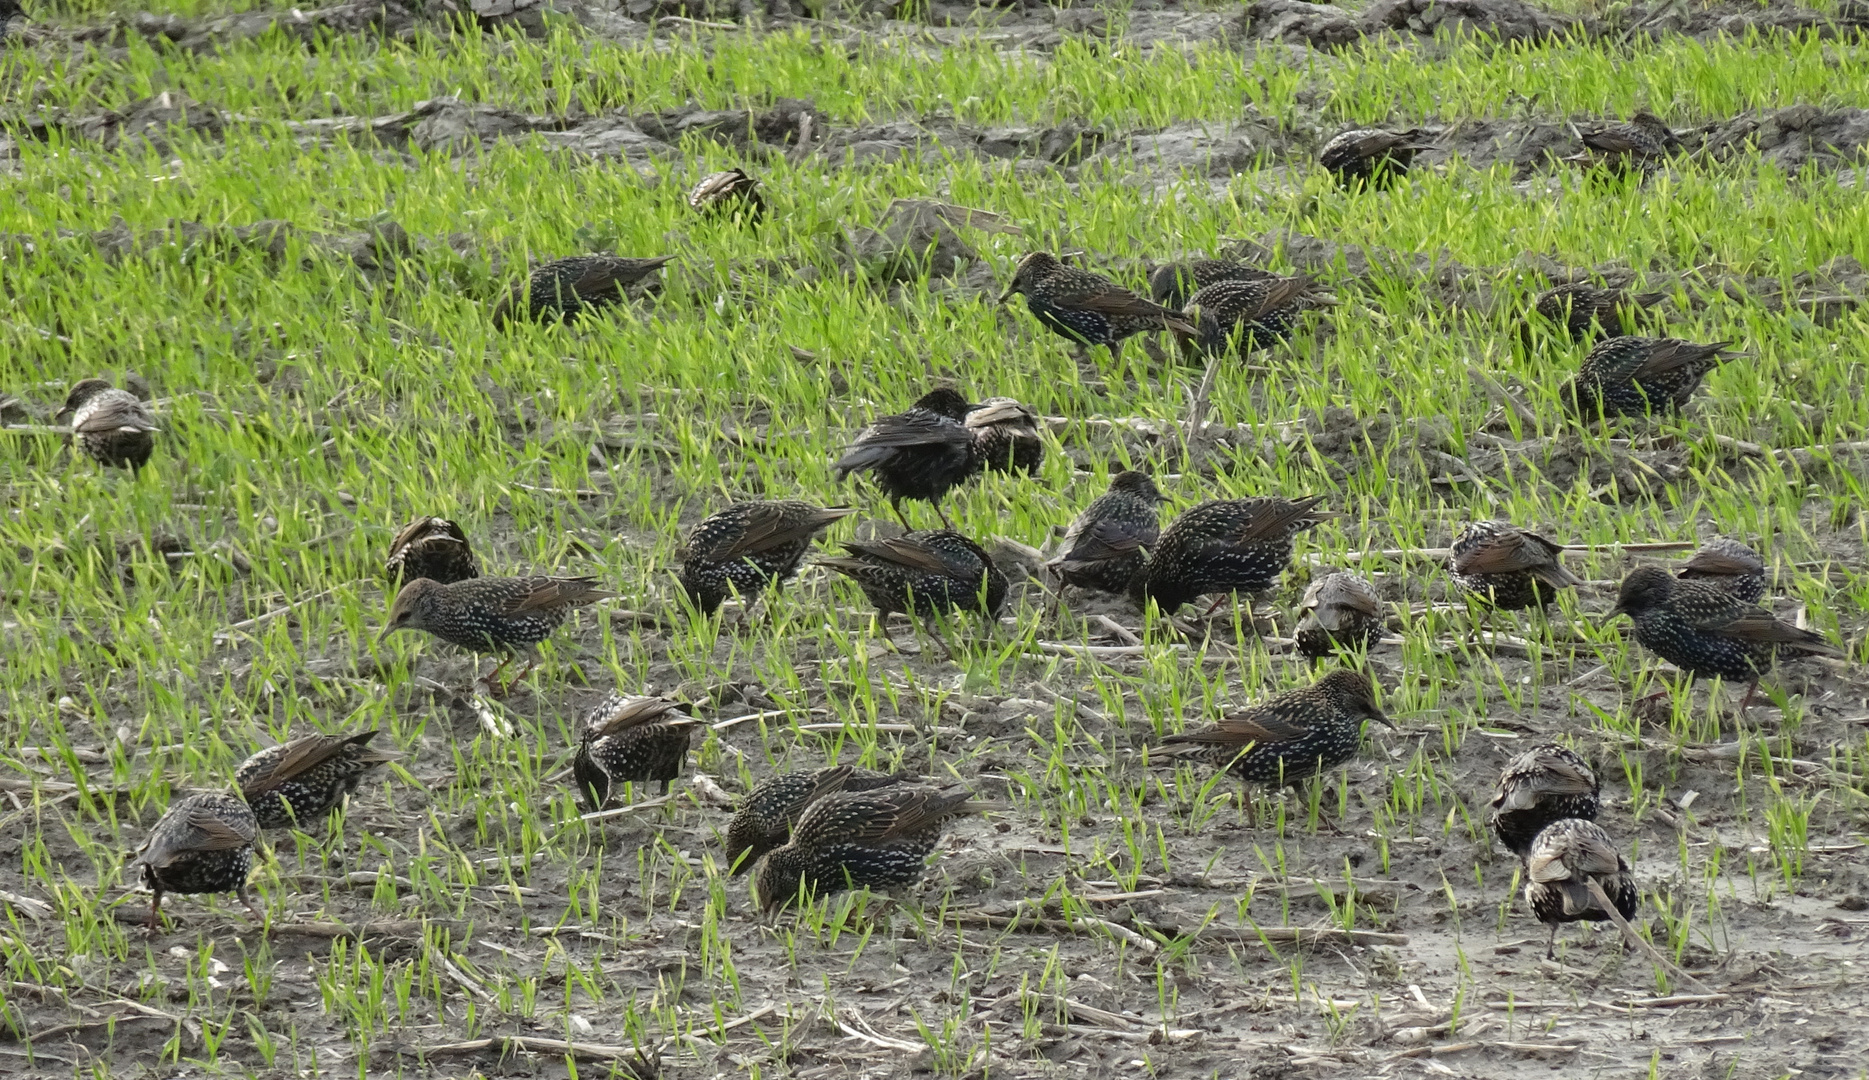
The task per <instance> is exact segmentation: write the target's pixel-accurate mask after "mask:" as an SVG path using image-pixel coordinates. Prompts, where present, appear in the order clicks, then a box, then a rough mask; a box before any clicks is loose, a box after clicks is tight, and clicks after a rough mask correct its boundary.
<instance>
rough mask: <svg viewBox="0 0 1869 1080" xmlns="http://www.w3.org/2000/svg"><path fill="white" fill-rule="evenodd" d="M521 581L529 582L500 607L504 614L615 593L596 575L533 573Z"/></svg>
mask: <svg viewBox="0 0 1869 1080" xmlns="http://www.w3.org/2000/svg"><path fill="white" fill-rule="evenodd" d="M524 581H525V582H526V584H527V586H528V588H527V590H526V592H525V593H524V594H522V595H519V596H516V597H514V598H513V599H512V600H511V601H509V602H508V603H507V605H506V607H505V608H504V609H503V610H504V612H505V613H506V614H508V615H522V614H524V613H526V612H528V611H546V610H550V609H551V608H556V607H569V606H577V605H582V604H591V603H595V602H597V601H599V600H606V599H609V598H610V597H612V596H615V595H616V594H615V593H612V592H605V591H603V590H602V589H600V588H598V587H597V579H596V578H588V577H575V578H551V577H532V578H525V579H524Z"/></svg>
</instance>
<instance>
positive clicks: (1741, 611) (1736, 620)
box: [1697, 601, 1846, 657]
mask: <svg viewBox="0 0 1869 1080" xmlns="http://www.w3.org/2000/svg"><path fill="white" fill-rule="evenodd" d="M1697 625H1699V626H1700V627H1702V628H1704V629H1708V630H1712V631H1714V632H1715V633H1718V634H1720V635H1721V636H1722V637H1730V638H1740V639H1743V640H1745V641H1756V642H1759V643H1761V644H1772V645H1796V646H1798V647H1799V648H1801V649H1806V650H1809V651H1811V652H1815V653H1822V654H1824V655H1826V656H1836V657H1842V656H1844V655H1846V654H1845V653H1844V652H1843V650H1842V649H1839V648H1837V647H1836V646H1835V645H1832V644H1831V643H1830V639H1828V638H1826V637H1824V636H1823V635H1822V634H1819V633H1816V632H1815V631H1811V630H1801V629H1799V628H1798V627H1795V626H1793V625H1791V624H1790V623H1788V622H1785V621H1784V620H1782V619H1780V618H1778V617H1776V616H1774V615H1773V614H1772V613H1771V612H1769V611H1767V610H1765V609H1764V608H1762V607H1756V606H1754V605H1752V604H1746V603H1741V602H1737V601H1736V602H1735V603H1734V604H1733V605H1732V606H1731V607H1730V608H1729V609H1728V610H1727V611H1724V612H1721V613H1720V614H1718V615H1715V616H1710V617H1708V618H1705V619H1702V620H1698V621H1697Z"/></svg>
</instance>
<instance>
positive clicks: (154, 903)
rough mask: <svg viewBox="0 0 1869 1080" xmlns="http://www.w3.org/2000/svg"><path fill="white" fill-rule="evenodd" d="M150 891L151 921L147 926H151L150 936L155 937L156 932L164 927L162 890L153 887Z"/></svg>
mask: <svg viewBox="0 0 1869 1080" xmlns="http://www.w3.org/2000/svg"><path fill="white" fill-rule="evenodd" d="M150 892H151V895H150V898H149V921H148V923H147V926H148V927H149V936H150V937H155V936H156V932H157V931H158V930H160V929H162V890H161V889H159V888H157V889H151V890H150Z"/></svg>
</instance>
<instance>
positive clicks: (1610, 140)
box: [1583, 127, 1648, 154]
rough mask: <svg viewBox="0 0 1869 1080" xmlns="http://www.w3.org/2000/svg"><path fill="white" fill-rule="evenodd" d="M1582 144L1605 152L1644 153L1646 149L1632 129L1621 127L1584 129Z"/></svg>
mask: <svg viewBox="0 0 1869 1080" xmlns="http://www.w3.org/2000/svg"><path fill="white" fill-rule="evenodd" d="M1583 144H1584V145H1585V146H1587V147H1589V148H1590V149H1592V150H1601V151H1603V152H1604V153H1606V154H1633V153H1644V152H1646V151H1647V149H1648V148H1647V147H1646V146H1644V145H1643V143H1642V140H1641V139H1639V138H1638V137H1637V136H1636V135H1635V134H1634V133H1633V132H1632V131H1630V130H1629V129H1627V128H1623V127H1607V128H1597V129H1596V130H1594V131H1586V132H1584V133H1583Z"/></svg>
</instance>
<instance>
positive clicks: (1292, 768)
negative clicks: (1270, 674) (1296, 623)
mask: <svg viewBox="0 0 1869 1080" xmlns="http://www.w3.org/2000/svg"><path fill="white" fill-rule="evenodd" d="M1365 719H1368V720H1374V721H1375V722H1376V723H1378V724H1382V725H1383V726H1385V727H1388V728H1390V729H1392V730H1393V729H1394V727H1395V725H1394V724H1393V723H1392V722H1390V720H1389V718H1388V717H1387V716H1385V715H1384V714H1383V712H1382V710H1381V709H1380V708H1378V707H1377V706H1376V684H1375V682H1374V680H1372V679H1371V678H1370V677H1369V675H1368V674H1367V673H1365V672H1361V671H1352V670H1350V669H1348V668H1344V669H1340V670H1337V671H1333V672H1331V673H1329V674H1328V675H1325V676H1324V677H1323V678H1321V679H1319V680H1318V681H1316V682H1314V683H1312V684H1311V685H1310V686H1302V687H1299V688H1298V689H1296V690H1287V691H1286V692H1285V693H1283V694H1279V695H1278V696H1276V697H1274V698H1271V699H1270V700H1268V701H1264V702H1261V703H1260V704H1258V705H1254V706H1252V707H1250V708H1247V709H1242V710H1241V711H1239V712H1236V713H1230V714H1228V715H1226V716H1224V717H1222V718H1221V720H1220V722H1219V723H1217V724H1212V725H1209V726H1207V727H1204V728H1201V729H1199V730H1197V731H1189V732H1184V733H1182V734H1180V735H1170V736H1167V737H1166V738H1164V739H1163V740H1162V742H1161V745H1159V746H1155V747H1151V748H1150V749H1149V756H1150V757H1165V758H1171V759H1173V758H1192V759H1194V760H1197V761H1202V762H1205V763H1207V764H1209V765H1212V766H1214V767H1215V768H1218V769H1225V770H1226V771H1228V772H1230V773H1232V774H1233V775H1234V776H1236V777H1238V778H1239V779H1241V780H1245V781H1247V782H1249V783H1254V784H1276V785H1279V786H1281V787H1282V786H1286V785H1293V784H1298V783H1301V782H1303V781H1304V780H1307V779H1309V778H1310V777H1313V776H1316V775H1318V774H1320V773H1324V772H1329V771H1330V770H1331V769H1334V768H1336V767H1337V766H1339V765H1342V764H1343V763H1344V762H1346V761H1349V760H1350V759H1351V758H1353V757H1355V756H1356V752H1357V750H1358V749H1359V748H1361V746H1362V744H1363V721H1364V720H1365Z"/></svg>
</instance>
